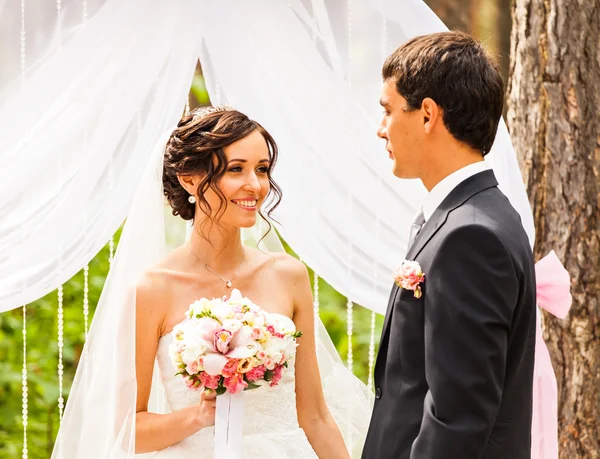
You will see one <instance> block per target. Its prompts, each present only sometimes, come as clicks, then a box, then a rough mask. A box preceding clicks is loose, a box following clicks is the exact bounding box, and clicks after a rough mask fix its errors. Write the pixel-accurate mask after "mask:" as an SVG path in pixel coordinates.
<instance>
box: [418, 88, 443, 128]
mask: <svg viewBox="0 0 600 459" xmlns="http://www.w3.org/2000/svg"><path fill="white" fill-rule="evenodd" d="M421 112H422V114H423V128H424V129H425V132H426V133H427V134H430V133H431V132H432V131H433V129H434V127H435V126H436V124H437V123H438V122H439V121H440V118H441V116H442V110H441V109H440V106H439V105H438V104H436V102H435V101H434V100H433V99H431V98H430V97H426V98H425V99H423V102H422V103H421Z"/></svg>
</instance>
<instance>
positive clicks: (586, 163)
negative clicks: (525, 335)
mask: <svg viewBox="0 0 600 459" xmlns="http://www.w3.org/2000/svg"><path fill="white" fill-rule="evenodd" d="M512 18H513V28H512V36H511V65H510V75H511V78H510V80H509V88H508V105H509V108H508V115H507V121H508V126H509V129H510V131H511V136H512V139H513V143H514V146H515V149H516V151H517V153H518V156H519V161H520V164H521V169H522V172H523V177H524V180H525V183H526V186H527V189H528V193H529V198H530V201H531V205H532V208H533V213H534V218H535V224H536V239H535V250H534V252H535V255H536V259H539V258H541V257H542V256H544V255H546V254H547V253H548V252H549V251H550V250H555V251H556V253H557V255H558V256H559V258H560V259H561V260H562V261H563V263H564V265H565V267H566V268H567V270H568V271H569V273H570V274H571V293H572V294H573V305H572V308H571V311H570V313H569V316H568V317H567V319H565V320H558V319H556V318H554V317H551V316H549V315H544V338H545V339H546V342H547V343H548V347H549V349H550V353H551V355H552V361H553V365H554V368H555V371H556V376H557V380H558V396H559V408H558V411H559V449H560V458H561V459H573V458H585V459H597V458H599V457H600V275H599V273H600V111H599V109H600V86H599V85H598V82H599V81H600V41H599V39H598V37H599V36H600V2H599V1H598V0H583V1H580V0H516V1H515V2H514V3H513V6H512Z"/></svg>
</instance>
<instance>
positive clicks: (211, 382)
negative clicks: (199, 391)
mask: <svg viewBox="0 0 600 459" xmlns="http://www.w3.org/2000/svg"><path fill="white" fill-rule="evenodd" d="M220 380H221V377H220V376H218V375H217V376H210V375H209V374H208V373H205V372H204V371H203V372H202V373H200V381H201V382H202V385H203V386H204V387H206V388H207V389H212V390H216V389H217V387H219V381H220Z"/></svg>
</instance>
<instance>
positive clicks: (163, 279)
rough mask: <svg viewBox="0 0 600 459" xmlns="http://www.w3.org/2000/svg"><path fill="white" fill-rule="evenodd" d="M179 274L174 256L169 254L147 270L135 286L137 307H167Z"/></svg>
mask: <svg viewBox="0 0 600 459" xmlns="http://www.w3.org/2000/svg"><path fill="white" fill-rule="evenodd" d="M179 277H181V274H180V272H179V270H178V259H177V256H176V254H173V253H171V254H169V255H167V256H166V257H165V258H164V259H162V260H161V261H160V262H159V263H157V264H156V265H154V266H151V267H150V268H148V269H147V270H146V271H144V273H143V274H142V275H141V276H140V278H139V279H138V281H137V284H136V302H137V304H138V305H148V306H152V305H167V304H169V300H170V298H171V295H172V293H173V291H174V286H175V285H176V284H177V280H178V278H179Z"/></svg>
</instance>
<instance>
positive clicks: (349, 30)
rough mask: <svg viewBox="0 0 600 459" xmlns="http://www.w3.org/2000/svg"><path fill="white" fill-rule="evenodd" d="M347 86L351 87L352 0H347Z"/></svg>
mask: <svg viewBox="0 0 600 459" xmlns="http://www.w3.org/2000/svg"><path fill="white" fill-rule="evenodd" d="M348 86H350V87H352V0H348Z"/></svg>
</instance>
